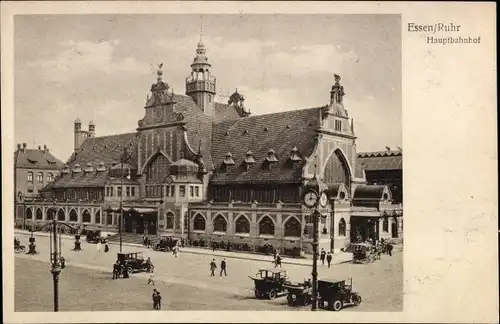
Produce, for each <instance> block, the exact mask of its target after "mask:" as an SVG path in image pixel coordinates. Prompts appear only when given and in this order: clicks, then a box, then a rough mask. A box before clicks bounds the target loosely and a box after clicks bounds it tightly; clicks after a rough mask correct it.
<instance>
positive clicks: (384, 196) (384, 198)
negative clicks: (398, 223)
mask: <svg viewBox="0 0 500 324" xmlns="http://www.w3.org/2000/svg"><path fill="white" fill-rule="evenodd" d="M382 199H383V200H387V199H389V195H388V194H387V193H385V192H384V194H383V195H382Z"/></svg>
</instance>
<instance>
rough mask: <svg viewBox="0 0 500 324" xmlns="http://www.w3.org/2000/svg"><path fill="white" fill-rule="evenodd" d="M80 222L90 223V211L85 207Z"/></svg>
mask: <svg viewBox="0 0 500 324" xmlns="http://www.w3.org/2000/svg"><path fill="white" fill-rule="evenodd" d="M82 223H90V212H89V211H88V210H87V209H85V210H84V211H83V214H82Z"/></svg>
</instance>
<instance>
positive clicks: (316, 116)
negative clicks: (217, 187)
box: [211, 107, 323, 183]
mask: <svg viewBox="0 0 500 324" xmlns="http://www.w3.org/2000/svg"><path fill="white" fill-rule="evenodd" d="M321 109H323V107H319V108H309V109H300V110H292V111H287V112H281V113H274V114H266V115H258V116H251V117H246V118H242V119H238V120H235V121H223V122H218V123H216V124H214V125H213V131H212V160H213V161H214V167H215V169H216V170H215V172H214V175H213V177H212V179H211V182H213V183H225V182H240V183H251V182H277V181H280V182H300V181H301V177H302V168H303V166H304V164H305V161H304V157H309V156H310V155H311V154H312V152H313V150H314V148H315V145H316V142H317V140H316V134H317V133H316V129H317V128H318V127H319V123H320V112H321ZM294 147H296V148H297V149H298V154H299V156H300V157H301V158H302V161H299V162H295V163H293V161H291V160H290V159H289V157H290V152H291V151H292V149H293V148H294ZM271 149H272V150H274V156H275V157H276V158H277V160H278V161H277V162H275V164H276V165H274V166H273V167H272V168H271V170H268V169H267V168H266V167H265V164H267V162H266V157H267V156H268V152H269V150H271ZM249 150H250V151H251V152H252V155H253V158H254V159H255V163H254V164H253V165H252V166H251V167H250V169H249V170H248V171H247V170H246V167H245V165H244V163H243V162H244V160H245V157H246V153H247V152H248V151H249ZM228 152H230V153H231V154H232V158H233V160H234V162H235V165H233V166H230V169H229V171H225V168H224V165H223V160H224V158H225V157H226V154H227V153H228Z"/></svg>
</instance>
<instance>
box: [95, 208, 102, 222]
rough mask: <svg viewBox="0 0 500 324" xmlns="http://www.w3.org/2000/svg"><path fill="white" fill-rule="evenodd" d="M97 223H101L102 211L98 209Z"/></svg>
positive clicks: (96, 214)
mask: <svg viewBox="0 0 500 324" xmlns="http://www.w3.org/2000/svg"><path fill="white" fill-rule="evenodd" d="M95 223H96V224H101V211H100V210H98V211H97V212H96V213H95Z"/></svg>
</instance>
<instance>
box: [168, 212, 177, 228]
mask: <svg viewBox="0 0 500 324" xmlns="http://www.w3.org/2000/svg"><path fill="white" fill-rule="evenodd" d="M174 218H175V216H174V214H172V213H170V212H169V213H167V229H174Z"/></svg>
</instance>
